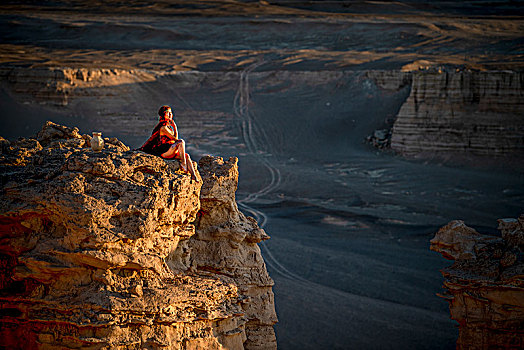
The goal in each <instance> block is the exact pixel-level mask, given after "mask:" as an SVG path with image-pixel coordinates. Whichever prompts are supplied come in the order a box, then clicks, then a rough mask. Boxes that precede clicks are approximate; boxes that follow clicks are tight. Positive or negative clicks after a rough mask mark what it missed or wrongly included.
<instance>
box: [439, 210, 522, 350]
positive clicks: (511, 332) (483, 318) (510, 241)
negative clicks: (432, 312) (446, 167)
mask: <svg viewBox="0 0 524 350" xmlns="http://www.w3.org/2000/svg"><path fill="white" fill-rule="evenodd" d="M499 230H500V231H501V233H502V236H501V237H496V236H487V235H481V234H479V233H478V232H477V231H475V230H474V229H472V228H470V227H468V226H466V225H465V224H464V222H462V221H458V220H457V221H452V222H450V223H449V224H448V225H446V226H444V227H442V228H441V229H440V230H439V231H438V232H437V234H436V235H435V238H433V239H432V240H431V250H434V251H436V252H439V253H441V254H442V255H443V256H444V257H445V258H446V259H451V260H455V262H454V264H453V265H452V266H450V267H448V268H446V269H443V270H442V275H443V276H444V278H445V282H444V287H445V289H446V293H445V294H444V295H442V297H443V298H445V299H446V300H448V302H449V309H450V312H451V318H453V319H455V320H457V321H458V323H459V328H460V333H459V338H458V340H457V348H458V349H522V348H523V347H524V256H523V252H524V215H521V216H520V217H519V218H518V219H501V220H499Z"/></svg>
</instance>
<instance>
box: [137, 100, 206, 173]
mask: <svg viewBox="0 0 524 350" xmlns="http://www.w3.org/2000/svg"><path fill="white" fill-rule="evenodd" d="M158 115H159V116H160V118H159V122H158V124H157V125H156V126H155V128H154V129H153V132H152V134H151V137H150V138H149V139H148V140H147V141H146V143H144V145H143V146H142V147H140V150H141V151H143V152H146V153H149V154H153V155H155V156H159V157H162V158H165V159H173V158H175V159H178V160H179V161H180V167H181V168H182V170H184V171H185V172H188V171H189V173H190V174H191V179H193V180H196V181H197V182H198V179H197V177H196V175H195V168H194V167H193V162H192V161H191V157H190V156H189V154H187V153H186V143H185V142H184V140H182V139H179V138H178V130H177V127H176V124H175V122H174V120H173V112H172V111H171V107H169V106H162V107H160V109H159V110H158Z"/></svg>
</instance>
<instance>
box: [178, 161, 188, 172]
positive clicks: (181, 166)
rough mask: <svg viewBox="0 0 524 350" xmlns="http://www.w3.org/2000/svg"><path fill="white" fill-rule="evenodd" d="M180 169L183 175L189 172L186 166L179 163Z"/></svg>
mask: <svg viewBox="0 0 524 350" xmlns="http://www.w3.org/2000/svg"><path fill="white" fill-rule="evenodd" d="M180 169H182V171H184V172H185V173H187V172H189V170H187V165H185V164H183V163H182V162H180Z"/></svg>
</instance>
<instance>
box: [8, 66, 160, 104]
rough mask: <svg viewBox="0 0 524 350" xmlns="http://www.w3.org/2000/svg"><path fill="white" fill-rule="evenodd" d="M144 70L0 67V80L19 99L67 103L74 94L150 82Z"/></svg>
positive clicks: (90, 94) (109, 91)
mask: <svg viewBox="0 0 524 350" xmlns="http://www.w3.org/2000/svg"><path fill="white" fill-rule="evenodd" d="M154 79H155V78H154V77H153V75H152V74H150V73H147V72H146V71H144V70H133V69H132V70H128V69H117V68H114V69H107V68H67V67H38V68H31V69H27V68H20V67H0V81H2V82H3V83H4V84H6V86H7V87H8V88H9V91H11V93H13V94H14V95H16V96H17V99H19V100H20V101H21V102H27V103H34V102H38V103H40V104H47V105H54V106H66V105H68V104H69V103H70V102H71V100H73V99H75V98H77V97H100V96H111V95H114V94H115V88H116V87H118V86H120V87H119V88H120V89H126V88H127V85H128V84H133V83H143V82H147V81H153V80H154Z"/></svg>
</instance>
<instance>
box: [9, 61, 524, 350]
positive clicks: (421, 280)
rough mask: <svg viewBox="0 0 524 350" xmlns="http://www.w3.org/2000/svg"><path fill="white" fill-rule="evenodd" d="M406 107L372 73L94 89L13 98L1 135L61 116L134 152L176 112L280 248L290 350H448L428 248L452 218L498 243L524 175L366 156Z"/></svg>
mask: <svg viewBox="0 0 524 350" xmlns="http://www.w3.org/2000/svg"><path fill="white" fill-rule="evenodd" d="M101 91H102V92H103V93H104V94H105V95H101V93H102V92H101ZM408 94H409V87H407V86H402V85H401V84H400V85H397V86H396V87H395V88H390V89H384V88H381V87H380V86H379V85H377V84H376V83H375V81H374V80H373V79H370V78H369V77H368V76H366V74H364V73H363V72H346V73H341V72H320V73H319V72H295V73H290V72H253V73H249V72H247V71H245V72H238V73H187V74H176V75H166V76H164V77H161V78H158V79H157V80H156V81H153V82H144V83H139V84H127V85H118V86H114V87H111V88H108V89H106V90H100V89H98V90H97V89H92V90H89V89H87V90H85V91H84V92H83V93H82V94H79V95H78V96H70V100H69V104H68V105H67V106H64V107H60V108H58V109H57V108H55V107H53V108H49V107H42V106H40V105H38V104H23V102H20V101H21V100H20V96H16V95H15V96H14V98H12V97H11V96H8V95H5V94H4V95H3V96H2V107H3V109H4V111H5V113H4V114H3V118H5V119H4V120H6V121H8V123H6V124H4V125H5V127H8V128H9V129H4V130H3V132H2V133H3V134H4V135H3V136H11V137H14V136H18V135H17V133H20V132H21V134H22V135H24V134H26V133H27V134H32V133H34V129H32V128H33V126H34V128H35V129H36V128H38V126H39V125H41V120H43V119H47V118H48V117H49V116H53V118H51V119H53V120H55V121H58V122H62V123H65V124H68V125H78V126H79V127H80V128H81V129H82V132H86V133H89V132H90V131H94V130H97V131H102V132H103V134H104V136H117V137H119V138H120V139H122V140H124V141H125V142H126V143H128V144H129V145H131V146H132V147H138V146H140V144H141V143H142V142H143V141H144V140H145V139H146V138H147V137H148V136H149V133H150V131H151V129H152V128H153V127H154V125H155V124H156V115H155V114H156V113H155V112H156V109H157V107H158V106H159V105H162V104H171V105H172V106H174V108H175V112H176V116H175V119H176V121H177V124H178V126H179V128H180V131H181V134H182V137H184V138H185V139H186V141H187V143H188V145H189V152H190V153H191V154H192V155H193V157H194V158H196V159H198V158H199V156H201V155H203V154H218V155H222V156H226V157H227V156H230V155H231V156H239V158H240V162H239V164H240V184H239V191H238V193H237V197H238V199H239V202H240V203H241V205H242V207H243V208H244V210H246V211H247V212H248V213H249V214H250V215H254V216H256V217H257V220H258V221H259V222H260V223H261V224H265V225H266V229H267V232H268V233H269V234H270V235H271V236H272V239H271V240H270V241H268V242H267V243H265V245H263V253H264V256H265V259H266V262H267V264H268V269H269V271H270V273H271V274H272V276H273V277H274V279H275V281H276V286H275V294H276V306H277V312H278V314H279V319H280V323H279V325H277V327H276V331H277V339H278V342H279V345H280V347H281V348H283V349H286V348H287V349H294V348H320V347H323V348H337V347H340V348H343V347H354V348H356V347H363V348H370V347H372V348H373V347H377V348H399V347H403V348H406V347H416V348H452V347H453V343H454V340H455V339H456V336H457V333H456V330H455V329H454V327H453V323H452V322H451V321H450V320H449V315H448V311H447V306H446V303H445V302H443V301H441V300H440V299H438V298H437V297H436V296H435V293H437V292H439V291H440V285H441V277H440V275H439V273H438V270H439V268H442V267H444V262H442V261H441V259H440V258H439V257H438V256H436V254H433V253H431V252H429V250H428V245H429V239H430V238H431V237H432V234H433V233H434V232H435V231H436V229H437V228H438V227H440V226H442V225H443V224H445V223H447V222H448V221H449V220H451V219H455V218H462V219H464V220H467V221H468V222H469V223H471V224H472V225H474V226H475V227H477V228H479V227H481V228H483V229H484V230H487V231H490V230H491V231H493V229H492V228H493V226H494V224H495V222H496V221H495V219H496V218H498V217H503V216H507V215H509V216H511V215H513V216H515V215H517V214H518V211H520V210H521V208H520V205H521V203H522V201H523V200H524V193H523V191H522V186H521V185H522V176H521V174H515V173H511V172H507V173H504V172H493V171H490V170H482V169H476V170H471V169H467V168H452V167H447V166H441V165H438V164H431V163H423V162H411V161H406V160H404V159H401V158H399V157H396V156H393V155H391V154H388V153H377V151H376V150H374V149H372V148H370V147H369V146H368V145H366V144H365V143H364V142H363V140H364V138H365V137H366V136H367V135H369V134H370V133H371V132H372V131H373V130H374V129H376V128H378V127H381V125H382V124H383V123H384V121H385V120H386V119H388V118H391V115H394V114H396V112H397V111H398V110H399V109H400V106H401V105H402V103H403V102H404V100H405V99H406V98H407V96H408ZM29 98H30V96H29ZM22 100H23V99H22ZM27 127H28V128H27ZM26 128H27V129H26ZM9 133H13V134H11V135H9ZM6 134H7V135H6ZM370 330H373V332H371V331H370ZM376 333H380V334H381V339H380V340H379V339H376V337H375V334H376ZM371 339H373V341H374V343H373V344H372V345H370V341H371ZM428 339H431V340H432V341H431V343H428Z"/></svg>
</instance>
